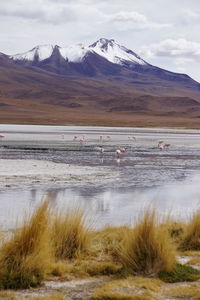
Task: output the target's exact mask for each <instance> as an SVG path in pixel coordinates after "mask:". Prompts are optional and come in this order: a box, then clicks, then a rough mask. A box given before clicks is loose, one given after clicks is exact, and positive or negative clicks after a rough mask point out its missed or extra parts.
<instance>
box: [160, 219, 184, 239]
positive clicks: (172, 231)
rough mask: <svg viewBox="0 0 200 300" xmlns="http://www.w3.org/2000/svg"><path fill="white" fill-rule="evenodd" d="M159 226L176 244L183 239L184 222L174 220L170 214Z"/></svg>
mask: <svg viewBox="0 0 200 300" xmlns="http://www.w3.org/2000/svg"><path fill="white" fill-rule="evenodd" d="M161 227H162V228H163V229H165V230H167V231H168V233H169V236H170V238H171V239H172V241H173V242H174V243H175V244H176V245H177V244H180V242H181V241H182V239H183V235H184V232H185V229H186V224H185V223H184V222H181V221H175V220H173V219H171V218H170V216H169V217H168V218H167V219H166V220H165V221H164V223H162V224H161Z"/></svg>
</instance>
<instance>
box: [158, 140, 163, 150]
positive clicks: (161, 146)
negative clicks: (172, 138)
mask: <svg viewBox="0 0 200 300" xmlns="http://www.w3.org/2000/svg"><path fill="white" fill-rule="evenodd" d="M158 148H159V149H161V150H163V148H164V141H159V142H158Z"/></svg>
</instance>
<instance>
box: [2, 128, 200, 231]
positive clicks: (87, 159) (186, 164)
mask: <svg viewBox="0 0 200 300" xmlns="http://www.w3.org/2000/svg"><path fill="white" fill-rule="evenodd" d="M0 134H1V135H4V136H5V137H4V138H1V140H0V143H1V147H0V159H35V160H47V161H53V162H57V163H67V164H70V165H78V166H94V167H96V166H101V167H105V168H106V170H107V172H110V173H115V172H116V173H118V174H119V175H118V176H117V178H115V179H113V180H109V181H100V182H97V181H95V180H94V182H93V181H91V182H90V183H84V182H77V183H75V184H70V183H69V184H65V185H58V184H56V182H55V183H51V184H45V185H43V184H41V183H40V184H34V185H27V184H26V185H24V186H19V187H15V188H11V187H6V188H4V189H2V190H1V192H0V224H2V226H3V228H6V229H7V228H13V227H14V226H15V222H16V218H18V220H20V219H21V217H22V216H23V214H24V211H25V210H32V209H33V208H34V207H35V206H36V205H38V204H39V203H40V202H41V200H42V198H43V197H44V195H48V197H49V199H50V200H49V201H51V203H52V205H55V206H58V207H60V208H63V207H68V206H69V205H70V206H71V205H73V204H75V205H77V204H80V205H81V206H83V207H84V208H85V209H86V211H87V213H88V214H89V215H90V216H91V218H92V219H93V220H94V224H95V226H96V227H102V226H103V225H105V224H111V225H120V224H130V223H131V222H133V221H134V220H135V219H136V218H137V217H138V216H139V215H140V213H141V211H142V210H143V209H145V208H148V207H150V206H151V207H155V208H156V209H157V211H158V212H159V215H160V216H164V215H166V214H168V213H170V214H171V215H172V216H176V217H177V216H178V217H181V218H188V217H189V216H190V214H191V213H192V212H194V211H195V210H197V209H199V207H200V189H199V186H200V130H185V129H183V128H179V129H165V128H156V129H155V128H112V127H80V126H31V125H29V126H25V125H0ZM74 136H77V138H74ZM81 139H83V140H84V141H83V142H81V141H79V140H81ZM160 140H163V141H164V142H165V143H167V144H170V146H169V147H168V148H166V149H164V150H162V151H161V150H160V149H158V147H157V145H158V142H159V141H160ZM100 146H102V147H103V148H104V149H105V152H104V153H103V154H101V153H99V150H98V149H99V147H100ZM119 147H125V148H126V149H127V152H126V153H123V155H121V156H120V157H119V158H118V157H117V156H116V153H115V151H116V149H117V148H119ZM94 176H95V175H94Z"/></svg>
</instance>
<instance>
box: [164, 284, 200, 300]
mask: <svg viewBox="0 0 200 300" xmlns="http://www.w3.org/2000/svg"><path fill="white" fill-rule="evenodd" d="M167 295H169V296H172V297H177V298H178V299H180V298H183V299H198V300H199V299H200V289H199V286H195V285H193V286H180V287H177V288H174V289H171V290H168V291H167Z"/></svg>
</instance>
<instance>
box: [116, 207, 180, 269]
mask: <svg viewBox="0 0 200 300" xmlns="http://www.w3.org/2000/svg"><path fill="white" fill-rule="evenodd" d="M124 235H125V237H124V240H123V243H122V244H121V246H120V247H119V249H118V250H119V251H118V254H119V259H120V261H121V263H122V265H123V267H124V269H125V270H126V271H127V272H128V273H131V274H141V275H155V274H157V273H159V272H160V271H170V270H172V269H173V267H174V265H175V262H176V259H175V249H174V247H173V245H172V243H171V240H170V239H169V236H168V234H167V232H166V231H165V230H163V229H161V228H160V226H159V225H158V223H157V218H156V215H155V212H152V211H147V212H146V213H145V214H144V216H143V219H141V220H140V221H139V222H138V224H137V225H136V226H135V228H134V229H133V230H131V231H126V232H125V233H124Z"/></svg>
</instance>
